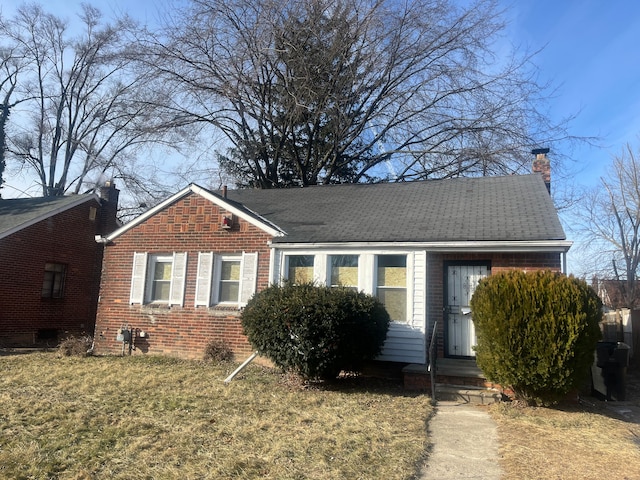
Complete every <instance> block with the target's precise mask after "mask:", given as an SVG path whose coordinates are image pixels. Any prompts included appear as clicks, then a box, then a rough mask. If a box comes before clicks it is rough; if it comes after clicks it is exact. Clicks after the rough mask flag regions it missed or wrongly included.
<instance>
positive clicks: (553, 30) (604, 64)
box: [0, 0, 640, 265]
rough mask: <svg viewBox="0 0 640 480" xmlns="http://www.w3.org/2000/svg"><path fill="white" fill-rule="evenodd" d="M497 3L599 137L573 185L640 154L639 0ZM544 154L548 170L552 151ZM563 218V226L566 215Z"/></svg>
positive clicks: (67, 4)
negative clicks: (625, 151) (626, 151)
mask: <svg viewBox="0 0 640 480" xmlns="http://www.w3.org/2000/svg"><path fill="white" fill-rule="evenodd" d="M180 1H181V0H93V1H91V0H89V2H90V3H92V4H94V5H96V6H98V7H99V8H101V9H102V11H103V12H104V13H105V14H106V16H110V15H111V14H113V13H114V12H123V11H128V12H129V13H130V14H131V15H132V16H133V17H135V18H137V19H139V20H141V21H143V22H146V23H153V22H154V20H155V19H156V18H157V15H158V10H159V9H160V8H162V6H164V5H167V4H170V3H175V2H180ZM459 1H460V2H461V3H463V4H468V3H469V2H468V1H466V0H459ZM498 1H499V4H500V5H501V6H502V7H503V8H505V9H506V10H507V11H506V14H505V19H506V21H507V22H508V27H507V30H506V32H505V37H504V39H503V40H504V41H505V42H509V43H511V44H513V45H516V46H519V47H521V48H525V49H528V50H530V51H536V50H539V49H542V50H541V51H540V52H539V53H538V54H537V55H536V57H535V59H534V62H535V64H536V65H537V67H538V68H539V74H540V80H541V82H546V81H551V82H553V84H554V85H555V86H556V87H557V88H558V90H557V92H556V95H555V97H554V98H553V99H552V100H551V102H550V103H549V114H550V116H551V117H552V119H555V120H558V119H561V118H565V117H567V116H570V115H574V114H577V118H575V119H574V120H573V122H572V123H571V129H570V131H571V134H573V135H576V136H581V137H591V136H595V137H599V142H598V143H599V145H600V146H599V147H589V146H588V145H577V146H576V147H575V148H574V149H573V150H570V151H564V152H561V153H562V154H563V155H565V156H567V157H569V158H571V159H573V160H574V169H575V171H576V172H577V174H576V176H575V181H576V182H577V183H578V184H582V185H596V184H597V183H598V181H599V177H600V176H601V175H603V174H605V173H606V167H607V165H608V164H609V162H610V159H611V156H612V155H613V154H617V153H619V152H620V151H621V150H622V148H623V146H624V145H625V144H626V143H627V142H628V143H631V144H632V145H634V146H636V147H638V148H640V53H639V48H640V2H638V1H637V0H609V1H606V2H605V1H603V0H498ZM21 3H22V2H21V1H18V0H2V4H0V5H1V8H2V11H3V14H5V15H7V14H8V15H10V14H11V10H12V9H13V8H15V6H16V5H18V4H21ZM41 3H42V4H46V8H47V10H49V11H54V12H56V13H58V14H59V15H61V16H65V15H66V16H68V17H69V18H73V15H74V14H75V13H76V12H78V11H79V6H80V1H69V0H47V1H46V2H44V1H43V2H41ZM549 156H550V158H551V160H552V168H553V152H551V153H550V155H549ZM552 181H553V179H552ZM7 193H8V192H7ZM563 217H566V215H563ZM564 220H565V222H570V218H569V217H568V218H565V219H564ZM574 240H577V239H575V238H574ZM570 257H571V255H570ZM571 263H572V262H571V260H570V265H571Z"/></svg>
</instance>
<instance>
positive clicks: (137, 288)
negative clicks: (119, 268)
mask: <svg viewBox="0 0 640 480" xmlns="http://www.w3.org/2000/svg"><path fill="white" fill-rule="evenodd" d="M160 261H162V262H168V261H170V262H171V281H170V285H169V298H168V299H167V300H152V299H151V293H152V290H153V277H154V275H153V273H154V271H155V264H156V263H157V262H160ZM186 268H187V253H186V252H173V253H171V254H167V253H153V254H151V253H147V252H135V253H134V254H133V268H132V273H131V291H130V298H129V301H130V303H131V304H144V305H169V306H171V305H179V306H182V305H183V304H184V290H185V284H186V281H185V280H186Z"/></svg>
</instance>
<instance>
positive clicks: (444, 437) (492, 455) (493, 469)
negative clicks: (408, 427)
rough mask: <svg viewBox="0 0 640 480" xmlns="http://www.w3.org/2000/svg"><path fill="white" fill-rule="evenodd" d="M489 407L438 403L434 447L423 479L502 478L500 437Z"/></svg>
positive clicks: (432, 430) (432, 433) (431, 432)
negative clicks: (499, 454)
mask: <svg viewBox="0 0 640 480" xmlns="http://www.w3.org/2000/svg"><path fill="white" fill-rule="evenodd" d="M486 408H487V407H483V406H477V405H474V404H471V403H460V402H453V401H444V402H438V404H437V406H436V414H435V415H434V417H433V418H432V419H431V420H430V422H429V440H430V441H431V442H432V448H431V451H430V453H429V457H428V459H427V464H426V465H425V467H424V468H423V470H422V472H421V478H422V479H423V480H432V479H433V480H453V479H482V480H485V479H486V480H489V479H499V478H500V477H501V476H502V473H503V472H502V469H501V468H500V466H499V465H498V434H497V427H496V423H495V422H494V421H493V419H492V418H491V417H490V416H489V413H488V412H487V410H486Z"/></svg>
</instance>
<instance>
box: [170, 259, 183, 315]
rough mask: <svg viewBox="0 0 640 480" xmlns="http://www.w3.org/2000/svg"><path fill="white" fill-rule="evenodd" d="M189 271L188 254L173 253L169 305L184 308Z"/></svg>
mask: <svg viewBox="0 0 640 480" xmlns="http://www.w3.org/2000/svg"><path fill="white" fill-rule="evenodd" d="M186 271H187V252H184V253H176V252H174V253H173V268H172V269H171V293H169V305H180V306H182V304H183V301H184V287H185V274H186Z"/></svg>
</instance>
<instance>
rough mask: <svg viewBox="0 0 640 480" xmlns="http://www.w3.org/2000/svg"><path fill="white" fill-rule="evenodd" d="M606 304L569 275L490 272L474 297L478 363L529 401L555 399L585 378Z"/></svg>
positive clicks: (552, 400) (473, 309) (495, 379)
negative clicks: (602, 303) (494, 273)
mask: <svg viewBox="0 0 640 480" xmlns="http://www.w3.org/2000/svg"><path fill="white" fill-rule="evenodd" d="M601 306H602V305H601V302H600V299H599V298H598V297H597V295H596V294H595V292H594V291H593V290H592V289H591V288H590V287H589V286H588V285H587V284H586V283H585V282H584V281H581V280H578V279H576V278H574V277H572V276H570V277H566V276H564V275H562V274H560V273H555V272H550V271H537V272H530V273H525V272H521V271H510V272H506V273H501V274H497V275H492V276H490V277H487V278H485V279H483V280H482V281H481V282H480V284H479V285H478V288H477V289H476V291H475V293H474V295H473V297H472V299H471V311H472V314H473V322H474V324H475V328H476V334H477V336H478V345H477V346H476V361H477V363H478V366H479V367H480V368H481V369H482V371H483V372H484V373H485V375H487V377H488V378H489V379H490V380H492V381H494V382H497V383H499V384H500V385H502V386H505V387H506V386H509V387H511V388H512V389H513V391H514V393H515V394H516V397H518V398H519V399H522V400H525V401H526V402H527V403H533V404H549V403H553V402H555V401H557V400H559V399H560V398H562V397H564V396H566V395H567V393H568V392H570V391H572V390H574V389H576V388H578V387H580V386H582V383H581V382H583V381H584V380H585V379H586V378H587V375H588V373H589V369H590V366H591V364H592V363H593V355H594V351H595V347H596V343H597V341H598V340H599V338H600V329H599V327H598V322H599V320H600V318H601V316H602V314H601Z"/></svg>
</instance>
